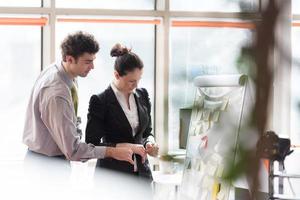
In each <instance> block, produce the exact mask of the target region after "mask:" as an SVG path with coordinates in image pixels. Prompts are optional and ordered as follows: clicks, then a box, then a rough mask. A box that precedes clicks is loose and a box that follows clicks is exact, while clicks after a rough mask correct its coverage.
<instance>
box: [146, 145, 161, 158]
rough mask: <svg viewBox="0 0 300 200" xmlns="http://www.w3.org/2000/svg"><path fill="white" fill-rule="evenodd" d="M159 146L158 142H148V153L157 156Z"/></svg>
mask: <svg viewBox="0 0 300 200" xmlns="http://www.w3.org/2000/svg"><path fill="white" fill-rule="evenodd" d="M158 150H159V147H158V145H157V144H156V143H152V142H148V143H147V144H146V153H148V154H149V155H150V156H153V157H156V156H157V155H158Z"/></svg>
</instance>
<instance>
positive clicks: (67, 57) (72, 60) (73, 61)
mask: <svg viewBox="0 0 300 200" xmlns="http://www.w3.org/2000/svg"><path fill="white" fill-rule="evenodd" d="M66 62H67V63H69V64H72V63H75V59H74V57H73V56H66Z"/></svg>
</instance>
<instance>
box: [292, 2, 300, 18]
mask: <svg viewBox="0 0 300 200" xmlns="http://www.w3.org/2000/svg"><path fill="white" fill-rule="evenodd" d="M292 13H293V14H298V15H299V14H300V0H292Z"/></svg>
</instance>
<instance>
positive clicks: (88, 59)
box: [70, 53, 96, 77]
mask: <svg viewBox="0 0 300 200" xmlns="http://www.w3.org/2000/svg"><path fill="white" fill-rule="evenodd" d="M72 58H73V57H72ZM95 59H96V56H95V54H89V53H84V54H83V55H81V56H79V57H78V58H77V60H75V59H74V58H73V59H72V61H71V65H70V66H71V70H72V74H73V75H74V77H76V76H80V77H86V76H87V75H88V73H89V72H90V70H91V69H94V60H95Z"/></svg>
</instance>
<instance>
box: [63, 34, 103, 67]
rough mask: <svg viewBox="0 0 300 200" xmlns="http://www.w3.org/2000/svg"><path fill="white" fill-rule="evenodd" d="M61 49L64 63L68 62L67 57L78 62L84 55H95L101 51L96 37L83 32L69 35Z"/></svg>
mask: <svg viewBox="0 0 300 200" xmlns="http://www.w3.org/2000/svg"><path fill="white" fill-rule="evenodd" d="M60 47H61V54H62V59H63V61H66V56H67V55H69V56H73V57H74V58H75V59H76V60H77V58H78V57H79V56H81V55H83V54H84V53H89V54H95V53H97V52H98V51H99V44H98V42H97V41H96V40H95V38H94V36H93V35H91V34H89V33H84V32H82V31H78V32H76V33H74V34H70V35H68V36H67V37H66V38H65V39H64V40H63V42H62V43H61V45H60Z"/></svg>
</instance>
